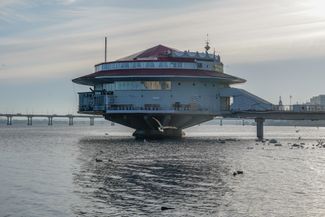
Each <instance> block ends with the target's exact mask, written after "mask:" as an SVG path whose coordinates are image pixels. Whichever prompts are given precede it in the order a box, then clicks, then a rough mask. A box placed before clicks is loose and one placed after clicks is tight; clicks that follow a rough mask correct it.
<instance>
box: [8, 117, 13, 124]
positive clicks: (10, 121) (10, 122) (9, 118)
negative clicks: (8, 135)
mask: <svg viewBox="0 0 325 217" xmlns="http://www.w3.org/2000/svg"><path fill="white" fill-rule="evenodd" d="M7 125H12V116H7Z"/></svg>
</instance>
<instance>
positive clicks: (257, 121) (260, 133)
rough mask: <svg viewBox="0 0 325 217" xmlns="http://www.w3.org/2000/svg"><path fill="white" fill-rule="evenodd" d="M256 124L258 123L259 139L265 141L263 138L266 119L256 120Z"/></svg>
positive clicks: (257, 133)
mask: <svg viewBox="0 0 325 217" xmlns="http://www.w3.org/2000/svg"><path fill="white" fill-rule="evenodd" d="M255 122H256V135H257V139H258V140H260V141H261V140H263V137H264V129H263V125H264V118H256V119H255Z"/></svg>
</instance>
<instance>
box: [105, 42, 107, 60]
mask: <svg viewBox="0 0 325 217" xmlns="http://www.w3.org/2000/svg"><path fill="white" fill-rule="evenodd" d="M106 62H107V37H105V63H106Z"/></svg>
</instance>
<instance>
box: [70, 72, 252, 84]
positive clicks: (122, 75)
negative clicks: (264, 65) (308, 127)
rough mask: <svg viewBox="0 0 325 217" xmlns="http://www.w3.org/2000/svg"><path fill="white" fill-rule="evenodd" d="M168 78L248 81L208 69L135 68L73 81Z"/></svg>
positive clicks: (82, 82) (231, 81) (100, 73)
mask: <svg viewBox="0 0 325 217" xmlns="http://www.w3.org/2000/svg"><path fill="white" fill-rule="evenodd" d="M148 78H149V79H150V78H151V79H152V78H155V79H166V78H187V79H217V80H222V81H223V82H226V83H229V84H237V83H244V82H246V80H245V79H242V78H239V77H235V76H232V75H228V74H225V73H218V72H214V71H207V70H191V69H174V70H170V69H133V70H110V71H100V72H95V73H92V74H89V75H85V76H82V77H79V78H76V79H73V80H72V81H73V82H74V83H77V84H83V85H93V84H96V83H100V82H101V81H102V80H105V81H106V80H112V81H114V80H135V79H141V80H143V79H148Z"/></svg>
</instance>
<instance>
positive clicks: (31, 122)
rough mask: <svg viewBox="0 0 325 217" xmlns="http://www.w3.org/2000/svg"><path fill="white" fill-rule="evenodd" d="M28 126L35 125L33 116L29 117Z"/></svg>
mask: <svg viewBox="0 0 325 217" xmlns="http://www.w3.org/2000/svg"><path fill="white" fill-rule="evenodd" d="M27 125H28V126H32V125H33V117H32V116H27Z"/></svg>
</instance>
